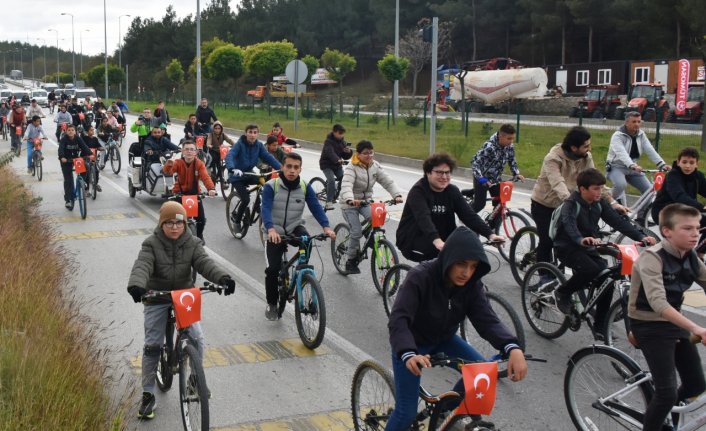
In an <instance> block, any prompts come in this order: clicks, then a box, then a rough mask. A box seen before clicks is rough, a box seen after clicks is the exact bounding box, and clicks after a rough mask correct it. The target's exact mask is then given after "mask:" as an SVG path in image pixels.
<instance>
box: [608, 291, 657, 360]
mask: <svg viewBox="0 0 706 431" xmlns="http://www.w3.org/2000/svg"><path fill="white" fill-rule="evenodd" d="M603 327H604V328H605V333H604V340H605V341H604V342H605V344H606V345H607V346H612V347H615V348H616V349H618V350H620V351H621V352H625V354H627V355H628V356H629V357H630V359H632V360H633V361H635V362H636V363H637V364H638V365H639V366H640V367H644V368H646V367H647V361H646V360H645V356H644V355H643V354H642V350H640V349H638V348H637V347H636V346H634V345H633V344H632V343H631V342H630V337H629V334H630V318H629V317H628V316H627V309H626V308H625V305H623V303H622V300H618V301H615V302H613V305H611V306H610V310H609V311H608V315H607V316H606V321H605V324H604V326H603Z"/></svg>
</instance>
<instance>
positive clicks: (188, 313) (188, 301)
mask: <svg viewBox="0 0 706 431" xmlns="http://www.w3.org/2000/svg"><path fill="white" fill-rule="evenodd" d="M172 304H173V305H174V314H175V316H176V327H177V329H183V328H188V327H189V326H191V325H193V324H194V323H196V322H198V321H200V320H201V290H200V289H199V288H198V287H193V288H191V289H183V290H173V291H172Z"/></svg>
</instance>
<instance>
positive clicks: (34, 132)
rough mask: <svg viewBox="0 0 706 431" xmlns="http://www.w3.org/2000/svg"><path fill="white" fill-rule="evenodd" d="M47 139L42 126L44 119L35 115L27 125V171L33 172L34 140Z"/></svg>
mask: <svg viewBox="0 0 706 431" xmlns="http://www.w3.org/2000/svg"><path fill="white" fill-rule="evenodd" d="M40 137H41V139H44V140H47V139H48V138H47V134H46V133H44V129H43V128H42V119H41V118H40V117H39V116H37V115H35V116H34V117H32V121H31V122H30V124H29V125H28V126H27V129H26V130H25V135H24V138H23V139H24V141H25V142H27V173H28V174H31V173H32V152H33V150H34V140H35V139H36V138H40Z"/></svg>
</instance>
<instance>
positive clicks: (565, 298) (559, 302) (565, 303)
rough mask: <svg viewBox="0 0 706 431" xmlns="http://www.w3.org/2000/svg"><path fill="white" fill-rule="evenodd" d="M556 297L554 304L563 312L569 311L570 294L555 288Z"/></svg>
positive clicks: (567, 312)
mask: <svg viewBox="0 0 706 431" xmlns="http://www.w3.org/2000/svg"><path fill="white" fill-rule="evenodd" d="M554 297H555V298H556V306H557V308H558V309H559V311H561V312H562V313H564V314H569V313H571V305H572V304H571V294H570V293H565V292H562V291H561V290H557V291H555V292H554Z"/></svg>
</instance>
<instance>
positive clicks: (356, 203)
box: [347, 199, 362, 207]
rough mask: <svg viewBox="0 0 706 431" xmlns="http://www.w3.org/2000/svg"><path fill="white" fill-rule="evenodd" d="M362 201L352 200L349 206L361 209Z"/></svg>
mask: <svg viewBox="0 0 706 431" xmlns="http://www.w3.org/2000/svg"><path fill="white" fill-rule="evenodd" d="M361 202H362V201H361V200H360V199H351V200H349V201H348V202H347V204H348V205H351V206H354V207H359V206H360V203H361Z"/></svg>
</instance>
